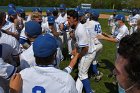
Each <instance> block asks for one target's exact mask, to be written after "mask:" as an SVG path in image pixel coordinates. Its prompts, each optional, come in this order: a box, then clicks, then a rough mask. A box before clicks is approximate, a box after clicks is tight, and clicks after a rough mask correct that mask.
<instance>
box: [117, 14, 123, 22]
mask: <svg viewBox="0 0 140 93" xmlns="http://www.w3.org/2000/svg"><path fill="white" fill-rule="evenodd" d="M115 20H116V21H117V20H122V21H125V16H124V15H123V14H118V15H116V16H115Z"/></svg>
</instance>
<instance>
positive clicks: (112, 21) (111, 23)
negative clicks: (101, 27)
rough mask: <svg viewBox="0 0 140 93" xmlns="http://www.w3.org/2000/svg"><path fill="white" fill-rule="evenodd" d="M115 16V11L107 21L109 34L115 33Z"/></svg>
mask: <svg viewBox="0 0 140 93" xmlns="http://www.w3.org/2000/svg"><path fill="white" fill-rule="evenodd" d="M115 16H116V11H114V12H113V15H111V16H110V17H109V19H108V26H109V27H110V31H111V34H113V33H114V31H115V27H116V25H115Z"/></svg>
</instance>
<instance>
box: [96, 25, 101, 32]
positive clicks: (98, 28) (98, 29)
mask: <svg viewBox="0 0 140 93" xmlns="http://www.w3.org/2000/svg"><path fill="white" fill-rule="evenodd" d="M95 31H96V32H97V33H101V26H100V24H98V25H95Z"/></svg>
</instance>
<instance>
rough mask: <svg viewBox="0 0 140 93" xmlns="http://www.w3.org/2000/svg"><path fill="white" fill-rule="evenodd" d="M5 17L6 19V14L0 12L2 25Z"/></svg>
mask: <svg viewBox="0 0 140 93" xmlns="http://www.w3.org/2000/svg"><path fill="white" fill-rule="evenodd" d="M4 17H6V13H5V12H3V11H0V25H2V23H3V18H4Z"/></svg>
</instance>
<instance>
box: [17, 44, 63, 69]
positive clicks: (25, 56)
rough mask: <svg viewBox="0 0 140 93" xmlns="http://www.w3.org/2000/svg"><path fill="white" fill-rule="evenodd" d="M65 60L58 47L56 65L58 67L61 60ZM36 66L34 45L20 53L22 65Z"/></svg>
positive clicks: (24, 66) (23, 66)
mask: <svg viewBox="0 0 140 93" xmlns="http://www.w3.org/2000/svg"><path fill="white" fill-rule="evenodd" d="M61 60H63V55H62V52H61V50H60V48H57V54H56V60H54V65H55V67H56V68H59V64H60V61H61ZM32 66H36V62H35V57H34V52H33V45H32V44H31V46H30V47H29V48H28V49H26V50H25V51H23V52H22V53H21V55H20V67H21V69H25V68H28V67H32Z"/></svg>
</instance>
